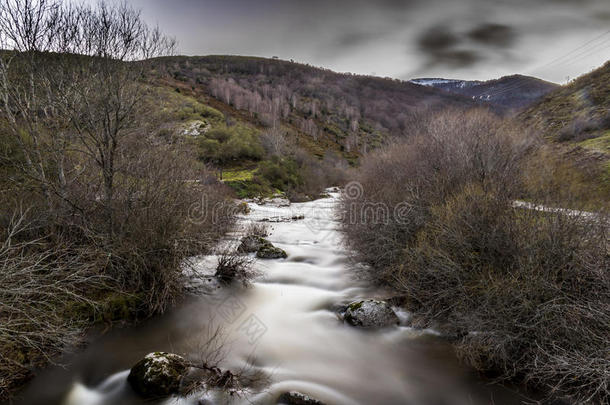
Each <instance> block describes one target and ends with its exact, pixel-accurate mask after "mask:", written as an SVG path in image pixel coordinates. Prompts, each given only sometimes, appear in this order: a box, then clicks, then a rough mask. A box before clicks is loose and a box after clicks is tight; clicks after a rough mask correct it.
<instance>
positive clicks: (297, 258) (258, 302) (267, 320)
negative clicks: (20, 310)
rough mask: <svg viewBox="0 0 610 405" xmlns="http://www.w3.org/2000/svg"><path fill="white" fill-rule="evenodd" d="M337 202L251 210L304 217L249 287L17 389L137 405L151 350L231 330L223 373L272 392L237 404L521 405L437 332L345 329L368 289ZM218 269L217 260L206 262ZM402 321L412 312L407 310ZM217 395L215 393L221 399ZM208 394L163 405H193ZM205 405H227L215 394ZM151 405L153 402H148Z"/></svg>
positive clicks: (180, 346)
mask: <svg viewBox="0 0 610 405" xmlns="http://www.w3.org/2000/svg"><path fill="white" fill-rule="evenodd" d="M336 198H337V195H336V194H334V195H333V198H331V199H325V200H321V201H318V202H310V203H303V204H293V205H292V206H291V207H289V208H286V207H285V208H276V207H269V206H258V205H256V204H252V208H253V212H252V213H251V214H250V215H249V218H258V219H260V218H262V217H292V216H294V214H295V212H297V211H298V213H302V214H304V215H305V219H303V220H296V221H290V222H279V223H273V224H272V228H273V229H272V234H271V236H270V237H269V239H270V240H271V242H273V243H274V244H275V245H276V246H278V247H280V248H282V249H284V250H286V252H288V254H289V257H288V259H286V260H267V261H265V260H259V261H257V262H256V264H255V266H256V267H257V268H258V269H259V270H260V271H261V274H262V276H261V278H260V279H259V280H257V281H256V282H255V283H254V284H253V286H252V287H250V288H249V289H247V290H244V289H233V290H218V291H217V292H216V293H215V294H213V295H210V296H201V297H198V298H196V299H192V300H190V301H189V302H186V303H184V304H183V305H182V306H181V307H180V308H177V309H175V310H174V311H172V312H171V313H168V314H167V315H165V316H163V317H159V318H156V319H153V320H150V321H149V322H147V323H145V324H144V325H141V326H139V327H134V328H129V329H125V330H117V331H114V332H112V333H110V334H108V335H106V336H104V337H102V338H99V339H97V340H96V341H94V342H93V343H92V344H90V345H89V346H88V347H87V348H86V349H84V350H82V351H81V352H78V353H76V354H74V355H70V356H66V358H65V359H64V360H65V363H66V364H70V367H69V368H67V369H63V368H59V367H54V368H50V369H48V370H46V371H44V372H43V373H41V374H40V376H38V377H37V378H36V379H34V381H32V383H31V384H30V385H29V386H28V387H27V388H26V389H25V390H24V391H23V392H22V393H21V396H20V400H19V403H23V404H28V405H29V404H34V405H35V404H45V405H48V404H54V403H58V404H70V405H73V404H78V405H81V404H83V405H87V404H91V405H95V404H99V405H102V404H132V403H133V404H136V403H141V401H140V400H139V399H138V398H137V397H136V396H135V394H133V393H132V391H131V389H130V388H129V386H128V385H127V383H126V377H127V374H128V371H127V370H128V369H129V367H131V366H132V365H133V364H134V363H135V362H137V361H138V360H139V359H140V358H142V357H143V356H144V355H145V354H147V353H149V352H151V351H159V350H163V351H169V352H174V353H179V354H185V355H188V356H190V357H195V358H197V357H198V355H199V353H201V352H203V351H205V348H203V347H202V346H201V345H202V342H205V341H206V340H207V339H208V337H209V335H210V333H211V331H214V330H216V328H217V327H222V329H223V331H224V349H226V351H225V360H224V362H223V367H225V368H231V369H239V368H242V367H244V365H246V364H248V365H249V366H250V367H253V368H258V369H262V370H265V371H266V372H267V373H268V374H269V375H270V378H271V385H270V387H268V388H267V389H266V390H265V391H264V392H262V393H259V394H256V395H254V394H253V395H251V396H249V397H248V398H236V399H233V400H232V403H260V404H268V403H275V402H276V400H277V398H278V397H279V395H281V393H283V392H285V391H290V390H297V391H301V392H304V393H306V394H309V395H311V396H313V397H315V398H317V399H320V400H322V401H324V402H326V403H328V404H418V405H428V404H429V405H441V404H457V405H460V404H464V405H473V404H491V403H494V404H498V405H500V404H518V403H520V402H521V401H520V397H519V396H518V395H517V394H516V393H513V392H511V391H509V390H506V389H502V388H499V387H490V386H487V385H486V384H485V383H484V382H482V381H479V380H477V379H476V378H475V377H473V375H472V374H471V373H469V372H468V371H467V370H465V369H463V368H462V367H460V366H459V365H458V364H457V362H456V360H455V358H454V356H453V354H452V351H451V349H450V347H448V345H446V344H445V343H443V342H442V340H441V339H440V338H438V337H436V336H435V335H434V333H430V332H422V331H417V330H413V329H411V328H408V327H405V326H399V327H396V328H391V329H388V330H384V331H378V332H366V331H362V330H359V329H354V328H351V327H349V326H347V325H344V324H343V323H341V322H340V321H339V320H338V318H337V316H336V314H335V311H334V309H335V308H337V307H338V306H339V305H341V304H345V303H347V302H349V301H351V300H353V299H355V298H360V297H371V296H375V295H377V294H379V292H375V291H371V290H370V289H367V288H366V287H365V286H363V285H361V284H359V283H358V282H356V281H354V279H353V278H352V277H350V269H349V267H350V265H349V263H348V261H347V258H346V256H345V252H344V250H343V249H342V248H341V244H340V235H339V233H338V232H337V230H336V226H337V221H336V220H335V219H334V218H333V208H332V207H333V204H334V203H335V202H336ZM200 267H201V269H202V271H208V272H209V271H211V269H212V267H213V260H212V259H210V258H207V259H205V260H202V261H201V264H200ZM399 315H400V317H401V318H402V319H406V318H407V317H408V314H406V313H400V314H399ZM214 395H216V396H214ZM203 397H204V394H203V393H202V394H201V395H195V396H194V397H193V398H188V399H169V400H166V401H165V402H166V403H168V404H169V403H173V404H197V403H198V401H199V400H200V399H202V398H203ZM206 398H208V399H209V400H210V402H208V403H225V402H226V399H225V398H220V397H219V396H218V395H217V394H215V393H211V394H210V393H208V394H206ZM148 403H150V402H148Z"/></svg>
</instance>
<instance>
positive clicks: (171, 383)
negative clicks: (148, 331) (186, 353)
mask: <svg viewBox="0 0 610 405" xmlns="http://www.w3.org/2000/svg"><path fill="white" fill-rule="evenodd" d="M188 369H189V366H188V363H187V361H186V360H185V359H184V358H183V357H181V356H178V355H177V354H172V353H165V352H154V353H149V354H147V355H146V356H145V357H144V358H143V359H142V360H140V361H139V362H138V363H136V365H135V366H133V367H132V369H131V371H130V372H129V376H128V377H127V381H128V382H129V384H131V387H132V388H133V389H134V391H136V392H137V393H138V394H140V395H141V396H142V397H144V398H158V397H164V396H168V395H171V394H175V393H177V392H178V390H179V389H180V382H181V381H182V377H183V376H184V375H185V374H186V373H187V371H188Z"/></svg>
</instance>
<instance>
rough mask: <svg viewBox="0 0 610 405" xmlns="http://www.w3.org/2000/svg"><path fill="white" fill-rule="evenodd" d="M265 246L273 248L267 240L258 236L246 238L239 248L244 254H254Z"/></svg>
mask: <svg viewBox="0 0 610 405" xmlns="http://www.w3.org/2000/svg"><path fill="white" fill-rule="evenodd" d="M264 246H273V245H272V244H271V242H269V241H268V240H267V239H265V238H262V237H260V236H256V235H248V236H244V237H243V238H242V240H241V244H240V245H239V247H238V248H237V250H238V251H240V252H242V253H253V252H258V250H259V249H261V248H262V247H264Z"/></svg>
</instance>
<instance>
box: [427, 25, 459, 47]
mask: <svg viewBox="0 0 610 405" xmlns="http://www.w3.org/2000/svg"><path fill="white" fill-rule="evenodd" d="M459 42H460V39H459V37H458V36H457V35H455V34H453V33H452V32H450V31H449V30H448V29H447V28H446V27H442V26H435V27H432V28H430V29H427V30H426V31H425V32H424V33H423V34H422V35H420V37H419V40H418V44H419V49H421V50H422V51H423V52H430V53H438V52H444V51H446V50H447V49H449V48H451V47H453V46H454V45H457V44H458V43H459Z"/></svg>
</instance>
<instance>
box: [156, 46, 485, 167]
mask: <svg viewBox="0 0 610 405" xmlns="http://www.w3.org/2000/svg"><path fill="white" fill-rule="evenodd" d="M155 62H156V66H155V73H157V74H159V75H160V76H161V77H163V76H167V75H169V76H170V77H172V78H173V79H175V80H177V81H180V82H182V83H185V84H187V85H188V86H189V87H191V88H192V89H194V90H196V89H200V90H202V91H204V92H205V93H206V94H209V95H211V96H213V97H214V98H216V99H218V100H220V101H222V102H223V103H225V104H228V105H230V106H232V107H234V108H235V109H237V110H242V111H247V112H248V113H249V114H250V116H251V117H253V118H255V119H256V120H257V121H258V122H259V123H260V124H261V125H262V126H264V127H277V126H278V125H280V124H281V125H286V126H289V127H290V128H292V129H293V130H294V131H295V132H297V133H299V134H304V135H306V136H307V137H309V138H311V139H312V140H313V141H314V142H316V143H318V142H322V143H325V142H326V143H331V144H335V145H337V146H338V150H339V151H341V152H343V153H347V154H348V155H349V154H350V153H352V154H353V153H357V154H358V153H366V152H367V151H368V150H370V148H371V147H376V146H379V145H380V144H381V143H382V142H383V140H384V139H386V138H387V137H388V136H401V135H406V134H407V131H408V128H409V127H410V126H411V123H412V122H413V121H414V120H417V118H418V115H419V114H420V113H421V112H422V111H428V110H441V109H444V108H447V107H453V108H467V107H470V106H472V105H473V104H472V102H471V101H470V100H468V99H467V98H464V97H461V96H459V95H451V94H447V93H445V92H442V91H439V90H436V89H432V88H426V87H422V86H417V85H414V84H412V83H408V82H403V81H398V80H392V79H383V78H376V77H368V76H358V75H352V74H339V73H335V72H332V71H329V70H324V69H319V68H315V67H312V66H309V65H303V64H298V63H293V62H288V61H282V60H277V59H264V58H253V57H240V56H206V57H170V58H160V59H157V60H156V61H155Z"/></svg>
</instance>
